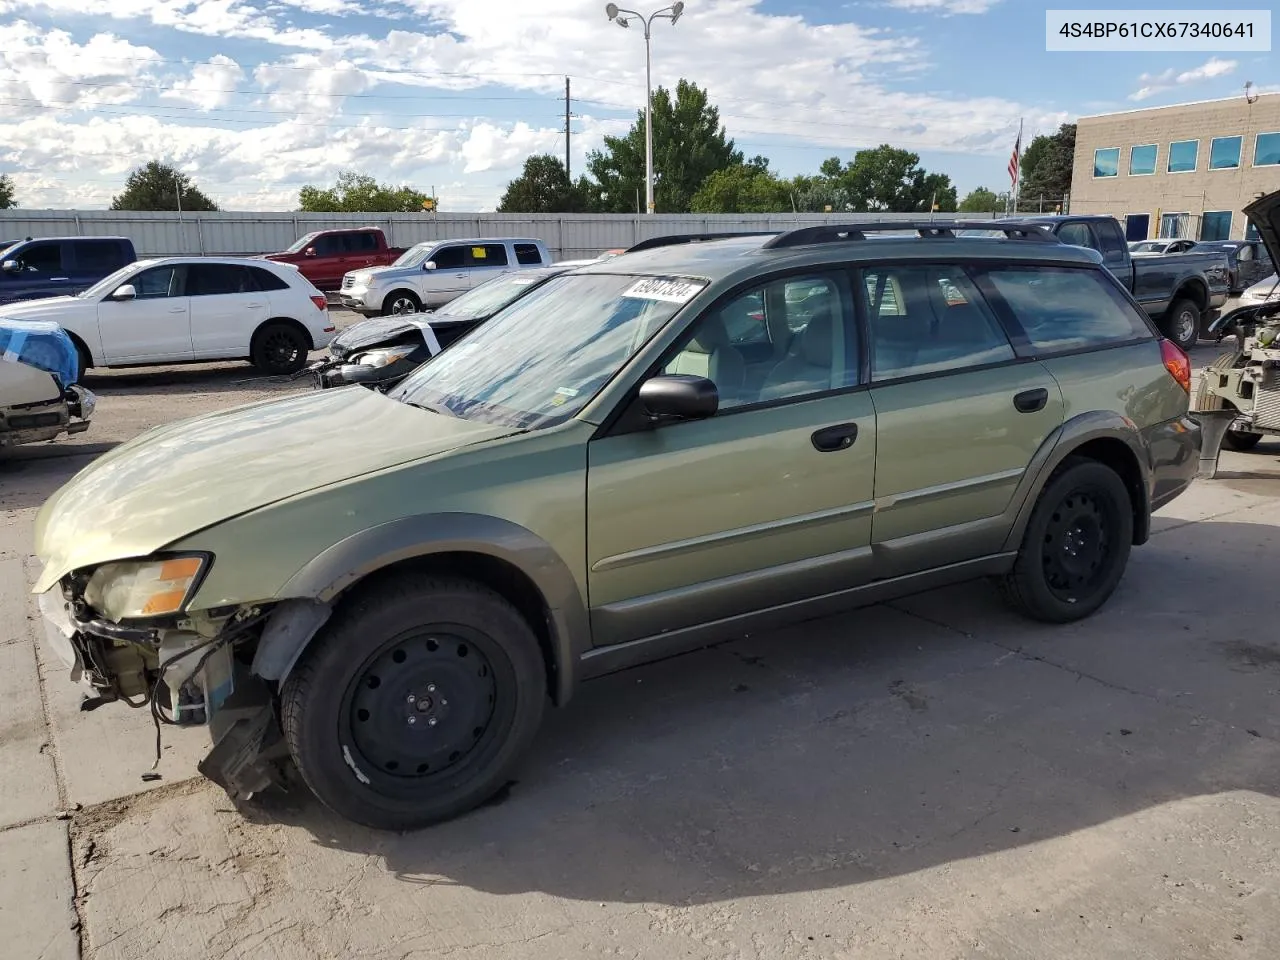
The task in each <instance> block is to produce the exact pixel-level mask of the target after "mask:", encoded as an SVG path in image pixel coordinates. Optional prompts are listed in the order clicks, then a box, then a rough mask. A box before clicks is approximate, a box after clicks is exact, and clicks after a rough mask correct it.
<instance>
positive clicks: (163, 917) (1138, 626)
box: [0, 349, 1280, 960]
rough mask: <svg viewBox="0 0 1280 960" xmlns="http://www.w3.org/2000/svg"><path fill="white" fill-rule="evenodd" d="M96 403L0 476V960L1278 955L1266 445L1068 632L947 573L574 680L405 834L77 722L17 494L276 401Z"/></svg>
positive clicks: (243, 372)
mask: <svg viewBox="0 0 1280 960" xmlns="http://www.w3.org/2000/svg"><path fill="white" fill-rule="evenodd" d="M1212 352H1213V351H1212V350H1208V349H1202V350H1201V351H1199V355H1198V356H1197V359H1198V360H1200V361H1201V362H1203V359H1204V356H1205V355H1206V354H1207V355H1212ZM244 380H248V381H249V382H248V383H243V382H240V381H244ZM91 386H92V387H93V389H95V391H97V392H99V394H100V396H101V400H100V405H99V411H98V413H97V415H96V417H95V422H94V425H93V427H92V428H91V429H90V431H89V432H88V433H87V434H84V435H82V436H80V437H77V438H73V439H72V440H70V441H61V442H59V443H58V444H56V445H54V446H50V447H43V448H41V449H40V450H27V451H23V452H22V453H21V455H20V456H17V457H15V458H14V459H12V460H10V461H6V462H3V463H0V771H3V773H2V774H0V937H2V938H3V939H2V941H0V942H3V944H4V946H3V947H2V948H0V955H3V956H5V957H8V956H13V957H15V958H21V960H26V958H38V957H47V958H68V957H77V956H80V957H84V958H91V960H108V958H111V960H114V958H121V960H124V958H128V960H135V958H150V957H164V958H166V960H185V958H202V960H204V958H210V960H216V958H226V960H230V958H259V957H267V958H279V960H293V958H304V957H306V958H310V957H317V956H324V957H344V958H356V957H359V958H375V960H423V958H429V957H452V958H457V960H480V958H485V960H490V958H493V960H508V958H512V960H514V958H526V957H528V958H543V957H548V958H550V957H564V956H570V955H589V956H594V957H618V958H625V960H641V958H645V960H648V958H652V960H658V958H662V960H667V958H671V957H707V958H726V960H727V958H755V957H759V958H770V960H779V958H782V960H791V958H795V960H805V958H859V960H864V958H881V957H884V958H890V957H892V958H922V960H923V958H929V960H936V958H971V957H990V958H999V960H1006V958H1007V960H1013V958H1027V960H1031V958H1035V960H1040V958H1045V957H1055V958H1063V957H1079V958H1089V960H1094V958H1099V957H1125V958H1148V957H1149V958H1153V960H1154V958H1161V960H1168V958H1184V957H1185V958H1188V960H1190V958H1195V960H1203V958H1218V957H1223V958H1264V957H1266V958H1270V957H1273V956H1275V955H1276V944H1277V943H1278V942H1280V863H1278V862H1277V858H1276V856H1275V853H1276V850H1277V848H1278V847H1280V711H1277V710H1276V707H1275V704H1276V703H1277V693H1278V692H1280V640H1277V639H1276V634H1275V631H1274V629H1273V628H1272V626H1271V623H1272V621H1273V618H1274V612H1273V611H1274V608H1275V605H1276V601H1275V600H1273V599H1272V597H1273V594H1274V590H1275V587H1274V580H1275V578H1274V567H1273V564H1272V562H1271V561H1272V558H1274V557H1275V556H1276V555H1277V547H1280V536H1277V524H1280V442H1273V441H1268V442H1265V443H1264V444H1262V445H1261V446H1260V447H1259V448H1258V450H1257V452H1255V453H1251V454H1225V455H1224V461H1223V472H1222V474H1221V475H1220V479H1217V480H1215V481H1212V482H1198V483H1197V484H1196V485H1195V486H1194V487H1193V488H1192V489H1191V491H1189V492H1188V493H1187V494H1185V495H1184V496H1183V497H1181V498H1180V499H1178V500H1177V501H1175V502H1174V503H1173V504H1171V505H1170V506H1169V507H1167V508H1166V509H1165V510H1163V511H1161V512H1160V513H1159V514H1158V515H1157V517H1156V520H1155V523H1154V529H1155V535H1154V536H1153V538H1152V540H1151V542H1150V543H1149V544H1147V545H1145V546H1143V547H1141V548H1138V549H1135V550H1134V552H1133V555H1132V559H1131V561H1130V567H1129V571H1128V573H1127V574H1126V576H1125V579H1124V581H1123V582H1122V584H1121V587H1120V589H1119V590H1118V592H1117V593H1116V595H1115V597H1114V598H1113V599H1112V600H1111V602H1110V603H1109V604H1108V605H1107V606H1106V607H1104V608H1103V610H1102V611H1101V612H1100V613H1099V614H1098V615H1096V616H1095V617H1093V618H1092V619H1090V620H1088V621H1085V622H1083V623H1079V624H1073V625H1069V626H1065V627H1047V626H1042V625H1038V624H1030V623H1027V622H1026V621H1023V620H1020V619H1018V618H1017V617H1016V616H1014V615H1012V614H1010V613H1008V612H1007V611H1006V610H1005V609H1004V608H1003V607H1002V606H1001V605H1000V603H999V602H998V600H997V599H996V598H995V596H994V594H993V593H992V592H991V591H990V590H989V589H988V588H987V587H986V586H985V585H982V584H973V585H967V586H962V587H955V588H949V589H946V590H941V591H934V592H930V593H925V594H920V595H918V596H915V597H911V598H908V599H906V600H901V601H896V602H894V603H892V604H887V605H881V606H877V607H871V608H867V609H864V610H860V611H855V612H852V613H847V614H842V615H840V616H836V617H830V618H825V619H822V620H814V621H809V622H807V623H803V624H799V625H796V626H793V627H790V628H788V629H785V630H780V631H773V632H771V633H769V634H767V635H760V636H752V637H745V638H741V639H738V640H734V641H732V642H729V643H726V644H721V645H719V646H717V647H714V648H710V649H706V650H702V651H698V652H696V653H692V654H688V655H685V656H681V657H676V658H673V659H670V660H667V661H664V662H662V663H658V664H653V665H650V666H647V667H643V668H639V669H636V670H632V671H628V672H625V673H621V674H617V675H614V676H612V677H608V678H604V679H601V680H597V681H593V682H592V683H590V684H587V685H586V686H585V687H584V688H583V689H582V690H581V692H580V693H579V694H578V696H577V697H576V699H575V700H574V701H573V702H572V703H571V704H570V705H569V706H568V707H567V708H566V709H564V710H557V711H554V712H553V713H551V714H550V715H549V717H548V722H547V723H546V726H545V728H544V730H543V732H542V734H541V736H540V737H539V739H538V742H537V744H536V746H535V749H534V751H533V754H532V756H530V757H529V759H528V761H527V763H525V765H524V767H523V769H522V770H521V772H520V779H519V782H518V783H516V784H515V785H514V786H513V788H512V789H511V790H510V791H509V793H508V794H507V795H506V796H505V797H504V798H503V800H502V801H501V802H498V803H495V804H491V805H489V806H487V807H485V808H483V809H480V810H478V811H475V812H474V813H472V814H470V815H468V816H466V817H463V818H460V819H459V820H456V821H454V822H452V823H449V824H445V825H442V826H439V827H436V828H432V829H429V830H425V831H421V832H417V833H411V834H405V835H396V834H386V833H378V832H375V831H371V830H367V829H365V828H362V827H356V826H353V825H351V824H349V823H345V822H343V821H341V820H339V819H337V818H336V817H334V816H333V815H331V814H329V813H328V812H327V811H326V810H324V809H322V808H321V807H319V805H318V804H316V803H315V802H314V801H312V800H311V799H310V798H309V797H308V796H307V795H305V794H304V793H290V794H272V795H268V796H264V797H262V798H259V799H258V800H255V801H254V802H252V803H249V804H245V805H242V806H239V807H237V806H236V805H235V804H233V803H231V802H230V801H229V800H228V799H227V798H226V796H225V795H224V794H222V793H221V791H219V790H218V789H217V788H216V787H214V786H212V785H211V784H208V783H206V782H204V781H203V780H201V779H199V778H197V777H196V772H195V761H196V759H197V758H198V757H200V756H201V755H202V753H203V751H204V750H205V749H206V746H207V742H206V740H205V737H204V734H203V731H201V730H198V729H197V730H177V731H171V730H166V735H165V741H164V744H165V749H164V756H163V760H162V762H161V764H160V768H159V769H160V772H161V774H162V779H161V780H159V781H157V782H152V783H145V782H143V781H142V780H141V779H140V776H141V774H142V773H144V772H146V771H148V770H149V769H150V765H151V759H152V749H153V731H152V728H151V725H150V722H149V719H148V717H147V716H146V713H145V711H129V710H126V709H122V708H120V707H119V706H118V705H112V706H108V707H106V708H104V709H102V710H99V711H96V712H93V713H87V714H84V713H79V712H78V710H77V703H78V692H77V691H76V689H75V688H74V687H73V686H72V685H71V684H70V683H68V682H67V681H66V680H65V679H64V675H63V671H62V668H61V666H60V664H59V663H58V662H57V661H56V658H54V657H53V656H52V655H51V653H50V651H48V650H47V649H46V648H45V647H44V645H43V638H42V636H41V635H40V631H39V624H38V621H37V620H36V619H35V617H36V613H35V606H34V603H33V601H32V598H31V597H29V596H28V595H27V593H26V591H27V589H28V586H27V585H28V584H29V582H30V580H31V578H32V577H33V575H34V572H35V571H34V566H33V563H32V561H31V558H30V552H31V524H32V521H33V519H34V515H35V512H36V510H37V508H38V507H39V505H40V503H41V502H43V500H44V498H45V497H47V496H48V494H49V493H51V492H52V490H53V489H55V488H56V486H57V485H59V484H60V483H62V482H63V481H64V480H65V479H66V478H67V477H69V476H70V475H71V474H72V473H73V472H74V471H75V470H76V469H78V468H79V467H80V466H81V465H83V464H84V463H87V462H88V458H89V457H92V456H94V455H96V454H97V453H100V452H102V449H104V448H105V447H107V446H108V445H109V444H111V443H114V442H119V441H121V440H123V439H126V438H127V437H129V436H132V435H134V434H136V433H137V432H139V431H140V430H141V429H143V428H144V427H146V426H150V425H151V424H152V423H153V422H159V421H161V420H166V419H172V418H175V417H180V416H186V415H190V414H194V413H197V412H201V411H203V410H212V409H217V408H220V407H222V406H227V405H230V404H232V403H236V402H242V401H245V400H249V399H254V398H256V397H258V396H261V395H263V392H264V391H288V390H294V389H303V388H302V387H300V386H298V385H297V384H294V385H288V384H277V383H269V382H262V381H255V380H254V379H253V374H252V372H251V371H250V370H249V369H248V368H247V367H243V366H237V365H222V366H217V365H207V366H202V367H199V368H191V369H188V370H177V371H173V370H170V371H156V372H141V373H139V372H127V373H122V374H109V375H106V376H101V377H97V378H95V382H94V383H92V384H91Z"/></svg>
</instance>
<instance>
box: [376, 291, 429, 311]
mask: <svg viewBox="0 0 1280 960" xmlns="http://www.w3.org/2000/svg"><path fill="white" fill-rule="evenodd" d="M421 312H422V301H421V300H419V299H418V296H417V294H415V293H413V291H411V290H396V291H394V292H393V293H389V294H387V298H386V299H385V300H384V301H382V315H383V316H384V317H385V316H404V315H405V314H408V313H421Z"/></svg>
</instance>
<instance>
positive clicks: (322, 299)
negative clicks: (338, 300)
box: [311, 293, 329, 310]
mask: <svg viewBox="0 0 1280 960" xmlns="http://www.w3.org/2000/svg"><path fill="white" fill-rule="evenodd" d="M311 302H312V303H314V304H315V305H316V309H317V310H328V309H329V298H328V297H326V296H325V295H324V294H323V293H314V294H312V295H311Z"/></svg>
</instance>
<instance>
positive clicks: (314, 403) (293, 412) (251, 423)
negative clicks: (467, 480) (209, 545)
mask: <svg viewBox="0 0 1280 960" xmlns="http://www.w3.org/2000/svg"><path fill="white" fill-rule="evenodd" d="M517 432H519V431H518V430H516V429H514V428H511V427H494V426H489V425H486V424H479V423H473V422H470V421H467V420H460V419H456V418H454V417H449V416H444V415H442V414H436V413H430V412H428V411H426V410H421V409H419V408H417V407H410V406H408V405H406V404H403V403H400V402H398V401H396V400H392V399H390V398H389V397H387V396H385V395H383V394H381V393H378V392H376V391H373V390H368V389H366V388H364V387H359V386H355V387H347V388H342V389H337V390H317V391H314V392H308V393H304V394H300V395H298V396H296V397H289V398H287V399H284V400H267V401H262V402H259V403H254V404H250V405H248V406H243V407H236V408H233V409H230V410H224V411H220V412H218V413H212V414H208V415H205V416H201V417H196V418H193V419H189V420H180V421H177V422H175V423H170V424H166V425H164V426H161V427H156V428H155V429H153V430H150V431H148V432H147V433H144V434H142V435H140V436H138V437H136V438H134V439H133V440H130V441H129V442H128V443H124V444H122V445H120V446H119V447H116V448H115V449H114V450H112V451H111V452H110V453H108V454H106V455H105V456H102V457H100V458H99V459H97V460H96V461H94V462H93V463H92V464H91V465H89V466H88V467H86V468H85V469H84V470H82V471H80V473H78V474H76V475H75V476H74V477H72V479H71V480H70V481H68V482H67V483H66V484H65V485H64V486H63V487H62V488H61V489H59V490H58V491H57V492H56V493H55V494H54V495H53V496H52V497H50V498H49V500H48V501H47V502H46V503H45V505H44V506H43V507H42V508H41V510H40V513H39V515H38V516H37V518H36V553H37V554H38V555H39V557H40V559H41V560H42V561H43V562H44V564H45V567H44V571H43V572H42V573H41V575H40V578H39V580H38V581H37V583H36V587H35V589H36V592H39V593H43V592H44V591H45V590H47V589H49V587H51V586H52V585H53V584H54V583H56V582H57V581H58V579H59V578H61V577H62V576H64V575H65V574H67V573H70V572H71V571H72V570H76V569H80V568H83V567H87V566H90V565H94V564H99V563H104V562H106V561H109V560H121V559H125V558H128V557H142V556H147V555H149V554H152V553H154V552H155V551H157V550H159V549H161V548H162V547H164V546H165V545H167V544H170V543H172V542H174V541H175V540H178V539H181V538H183V537H187V536H190V535H191V534H193V533H196V532H197V531H199V530H202V529H204V528H205V527H209V526H212V525H213V524H216V523H219V522H221V521H223V520H227V519H230V518H231V517H235V516H238V515H240V514H243V513H246V512H248V511H251V510H254V509H257V508H259V507H263V506H266V505H268V504H270V503H274V502H276V501H279V500H284V499H286V498H288V497H293V496H297V495H299V494H302V493H306V492H307V491H309V490H315V489H317V488H320V487H325V486H328V485H331V484H334V483H339V482H341V481H343V480H347V479H350V478H353V477H358V476H361V475H363V474H367V473H371V472H374V471H378V470H385V469H388V468H390V467H394V466H396V465H398V464H403V463H407V462H410V461H414V460H420V459H423V458H426V457H431V456H437V455H439V454H443V453H447V452H449V451H451V450H456V449H458V448H460V447H463V446H468V445H471V444H476V443H484V442H486V441H489V440H495V439H497V438H499V437H503V436H508V435H510V434H513V433H517ZM215 562H216V561H215Z"/></svg>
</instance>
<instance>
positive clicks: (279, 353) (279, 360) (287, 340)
mask: <svg viewBox="0 0 1280 960" xmlns="http://www.w3.org/2000/svg"><path fill="white" fill-rule="evenodd" d="M310 351H311V340H310V338H309V337H308V336H307V335H306V334H305V333H303V332H302V331H301V330H299V329H298V328H297V327H295V326H293V325H292V324H289V323H278V322H277V323H267V324H264V325H263V326H262V327H261V328H260V329H259V330H258V332H257V333H255V334H254V335H253V342H252V343H251V344H250V345H249V360H250V362H251V363H252V364H253V365H254V366H255V367H257V368H258V369H259V370H261V371H262V372H263V373H267V374H271V375H273V376H280V375H285V374H290V373H297V372H298V371H299V370H301V369H302V368H303V367H304V366H306V363H307V354H308V353H309V352H310Z"/></svg>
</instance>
